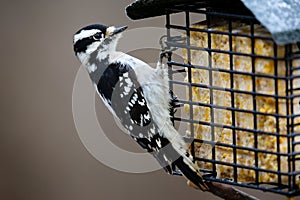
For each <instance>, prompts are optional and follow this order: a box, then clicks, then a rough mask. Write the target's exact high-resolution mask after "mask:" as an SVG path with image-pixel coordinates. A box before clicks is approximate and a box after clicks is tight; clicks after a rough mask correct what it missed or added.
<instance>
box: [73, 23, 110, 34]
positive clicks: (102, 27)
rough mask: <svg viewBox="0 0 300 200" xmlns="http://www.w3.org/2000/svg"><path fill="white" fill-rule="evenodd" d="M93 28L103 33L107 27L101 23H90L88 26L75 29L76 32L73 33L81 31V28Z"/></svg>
mask: <svg viewBox="0 0 300 200" xmlns="http://www.w3.org/2000/svg"><path fill="white" fill-rule="evenodd" d="M93 29H98V30H100V31H101V32H102V33H105V32H106V29H107V26H105V25H102V24H92V25H89V26H86V27H84V28H82V29H80V30H79V31H77V32H76V33H75V35H76V34H78V33H80V32H81V31H83V30H85V31H86V30H93Z"/></svg>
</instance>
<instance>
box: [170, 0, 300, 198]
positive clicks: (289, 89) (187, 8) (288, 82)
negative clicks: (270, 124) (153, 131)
mask: <svg viewBox="0 0 300 200" xmlns="http://www.w3.org/2000/svg"><path fill="white" fill-rule="evenodd" d="M228 9H229V8H228ZM173 13H182V14H183V15H184V16H185V20H184V24H173V23H172V20H171V18H172V15H175V14H173ZM191 14H194V15H199V18H200V16H202V17H204V18H205V19H206V28H199V27H194V26H193V24H192V22H191ZM214 18H222V19H223V20H224V21H226V23H227V29H228V31H224V30H215V29H212V28H211V27H212V26H213V25H214V24H213V23H214V22H213V19H214ZM237 20H239V21H242V22H243V23H245V24H247V25H248V26H249V29H250V33H249V34H247V33H242V32H235V31H234V28H233V23H234V22H235V21H237ZM257 25H259V23H258V21H257V20H256V19H255V17H254V16H253V15H251V14H249V13H247V12H245V13H243V11H241V10H239V13H235V12H234V11H233V10H230V9H229V10H226V11H222V9H221V8H218V9H215V8H211V7H209V6H208V5H207V4H203V3H201V4H200V3H199V4H197V3H195V4H191V5H179V6H174V7H170V8H168V9H166V28H167V45H168V46H169V47H176V48H179V49H181V50H185V51H186V59H185V62H180V61H174V60H172V59H171V58H170V59H169V60H168V61H169V62H168V66H169V75H170V88H171V89H173V88H176V87H177V86H184V87H185V88H187V91H188V93H187V94H188V95H187V96H186V98H182V99H180V98H179V99H178V101H179V103H181V104H183V105H186V106H187V108H188V111H189V113H188V117H187V118H184V117H182V116H173V120H174V121H180V122H181V123H185V124H187V127H188V129H189V131H190V134H189V135H188V136H187V137H186V138H185V139H186V141H187V142H190V143H191V153H192V155H193V156H194V158H195V161H198V162H200V163H202V164H203V165H202V166H204V167H201V168H200V171H201V172H203V173H204V174H205V179H208V180H211V181H215V182H219V183H226V184H231V185H236V186H242V187H247V188H254V189H259V190H263V191H269V192H274V193H278V194H282V195H286V196H297V195H300V191H299V189H298V188H299V180H298V179H299V175H300V172H299V171H297V167H298V166H300V163H299V162H300V152H299V149H300V131H298V127H299V126H300V113H299V112H296V111H295V108H294V106H295V105H296V104H297V102H299V101H300V87H295V85H297V84H295V83H296V82H297V81H298V82H300V66H293V62H295V60H299V59H300V50H299V49H296V50H295V49H293V46H292V45H286V46H285V54H284V56H281V55H280V52H278V45H277V44H276V43H275V42H274V41H273V39H272V38H271V37H270V36H265V35H256V33H255V28H256V26H257ZM171 30H177V31H182V32H183V33H182V38H183V40H173V35H172V31H171ZM192 33H203V34H206V35H207V46H204V47H199V46H196V45H195V44H193V43H192V42H191V35H192ZM184 35H185V38H184ZM212 35H219V36H220V35H221V36H224V37H228V41H229V47H228V49H226V48H225V49H217V48H214V47H213V45H212ZM176 36H178V35H176ZM234 37H240V38H247V39H248V40H250V41H251V47H250V52H247V53H245V52H237V51H235V50H234V48H233V38H234ZM177 38H178V37H177ZM256 40H264V41H269V42H271V43H272V44H273V52H274V54H273V55H268V56H266V55H260V54H258V53H257V52H256V48H255V41H256ZM299 46H300V45H299ZM196 51H199V52H206V53H207V55H208V63H207V65H202V64H199V63H193V61H192V60H193V56H194V55H195V54H193V52H196ZM218 54H223V55H226V56H228V59H229V67H228V68H227V69H225V68H222V67H216V66H214V64H213V61H212V56H213V55H218ZM237 56H240V57H243V58H246V59H248V60H249V61H250V62H251V71H239V70H237V69H236V68H235V63H234V60H235V58H236V57H237ZM259 59H265V60H269V61H270V62H273V63H274V72H273V73H272V74H263V73H258V72H257V71H256V67H257V66H256V62H257V60H259ZM282 62H284V63H285V74H282V73H281V72H280V71H279V64H278V63H282ZM195 70H202V72H205V73H206V74H207V76H208V82H206V83H197V82H195V81H193V72H194V71H195ZM177 73H183V74H184V75H185V76H186V79H185V80H177V79H175V76H174V75H175V74H177ZM217 73H219V74H224V76H228V77H229V80H230V84H229V86H228V87H227V88H226V87H225V86H224V87H220V86H216V85H215V84H214V81H215V80H214V76H213V75H214V74H217ZM239 76H242V77H251V88H252V89H251V91H247V90H244V89H241V88H236V87H235V83H236V79H237V77H239ZM258 80H269V81H270V80H271V81H272V82H274V92H273V93H272V94H271V93H264V92H261V91H259V90H257V89H256V88H257V85H256V83H257V81H258ZM280 83H284V85H285V92H282V88H281V86H280ZM197 89H202V90H207V91H208V94H209V102H199V101H196V100H195V98H193V90H197ZM298 91H299V92H298ZM218 92H224V93H226V94H230V101H231V102H230V105H227V106H225V105H218V104H217V103H216V101H215V100H216V99H215V98H216V97H215V94H217V93H218ZM237 95H245V96H248V97H249V98H251V99H252V100H251V101H252V109H244V108H240V107H238V106H237V102H236V96H237ZM259 98H265V99H271V100H272V101H274V103H275V107H274V112H273V113H268V112H264V111H262V110H259V109H258V103H259V101H258V99H259ZM282 103H285V109H286V111H285V112H283V111H282V110H281V108H280V107H279V105H280V104H282ZM199 107H201V108H203V109H209V113H210V116H209V119H210V120H209V121H205V120H202V119H201V118H200V119H197V118H194V112H196V110H197V108H199ZM180 109H181V108H180ZM217 110H220V111H222V112H228V113H230V114H229V116H230V119H231V124H224V123H220V122H218V120H217V119H216V118H215V117H216V114H218V113H216V111H217ZM299 111H300V108H299ZM238 115H251V116H252V120H253V122H252V123H253V127H252V128H246V127H242V126H240V125H238V122H237V120H236V119H237V116H238ZM264 117H266V118H270V119H274V121H275V122H274V123H275V124H276V126H275V131H266V130H260V128H259V126H258V122H259V120H260V118H264ZM298 119H299V120H298ZM281 121H285V122H286V130H282V128H281V127H280V126H279V124H280V123H281ZM199 125H201V126H205V127H209V128H210V129H209V130H210V137H209V138H210V139H205V138H197V134H198V133H197V132H195V127H198V126H199ZM295 127H297V128H295ZM219 129H222V130H224V129H226V130H228V132H229V133H231V140H232V143H230V144H228V143H224V142H222V141H218V139H217V137H218V136H217V135H216V130H219ZM241 132H243V133H246V134H248V135H250V136H251V137H252V138H253V140H254V142H253V145H252V147H246V146H240V145H239V144H238V137H239V134H240V133H241ZM283 132H284V133H283ZM264 137H272V138H274V140H275V141H276V142H275V147H276V151H272V150H268V149H264V148H262V147H261V145H260V144H259V140H260V139H261V138H264ZM298 138H299V139H298ZM282 142H286V146H287V150H286V152H282V151H281V150H280V147H281V145H282ZM202 145H209V146H210V147H211V152H209V154H210V155H211V157H210V159H208V158H205V157H202V156H201V155H199V152H197V148H198V147H199V146H202ZM216 148H225V149H229V150H230V151H232V162H228V161H226V160H221V159H218V155H217V152H216ZM238 152H248V153H249V155H253V159H254V162H253V163H254V164H253V165H247V163H240V162H239V161H238ZM260 155H265V156H275V158H276V159H275V161H274V165H276V166H277V167H276V169H274V170H271V169H266V168H263V167H261V165H260V163H259V162H260V161H259V156H260ZM283 159H285V160H288V166H287V171H284V170H283V168H282V160H283ZM205 166H210V167H205ZM217 166H224V167H227V168H228V169H232V171H233V174H232V177H230V178H228V177H227V178H226V177H225V178H222V177H220V176H219V174H218V173H217ZM241 170H248V171H249V172H254V174H255V175H254V179H253V180H251V181H249V182H246V181H240V177H239V172H240V171H241ZM264 173H267V174H271V175H272V176H274V177H275V179H274V181H273V182H264V181H261V176H262V174H264Z"/></svg>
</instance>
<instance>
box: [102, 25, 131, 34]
mask: <svg viewBox="0 0 300 200" xmlns="http://www.w3.org/2000/svg"><path fill="white" fill-rule="evenodd" d="M127 27H128V26H121V27H117V28H116V27H113V26H111V27H108V28H107V31H106V35H108V36H113V35H116V34H118V33H122V32H123V31H125V30H126V29H127Z"/></svg>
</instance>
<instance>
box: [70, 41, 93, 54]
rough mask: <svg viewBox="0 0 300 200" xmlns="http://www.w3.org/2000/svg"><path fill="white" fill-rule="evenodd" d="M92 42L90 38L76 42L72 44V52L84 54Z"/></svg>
mask: <svg viewBox="0 0 300 200" xmlns="http://www.w3.org/2000/svg"><path fill="white" fill-rule="evenodd" d="M93 42H94V40H93V39H92V38H84V39H81V40H78V41H77V42H76V43H75V44H74V52H75V53H80V52H85V51H86V50H87V47H88V46H89V45H90V44H92V43H93Z"/></svg>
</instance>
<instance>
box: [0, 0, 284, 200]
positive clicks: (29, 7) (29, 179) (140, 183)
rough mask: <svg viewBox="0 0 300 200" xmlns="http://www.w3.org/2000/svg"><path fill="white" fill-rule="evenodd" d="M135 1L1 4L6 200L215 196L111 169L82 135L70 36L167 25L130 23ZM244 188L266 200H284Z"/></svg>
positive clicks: (154, 175) (167, 179)
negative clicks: (101, 26)
mask: <svg viewBox="0 0 300 200" xmlns="http://www.w3.org/2000/svg"><path fill="white" fill-rule="evenodd" d="M130 2H131V0H125V1H117V0H107V1H103V0H102V1H101V0H86V1H82V0H80V1H79V0H72V1H71V0H62V1H46V0H39V1H37V0H27V1H12V0H10V1H5V0H3V1H2V2H1V8H0V9H1V12H0V24H1V30H0V38H1V46H0V55H1V61H2V63H1V72H0V88H1V100H0V110H1V115H0V123H1V128H0V131H1V132H0V133H1V135H0V199H5V200H21V199H22V200H41V199H42V200H69V199H70V200H71V199H72V200H81V199H87V200H99V199H109V200H117V199H131V200H139V199H143V200H150V199H151V200H153V199H165V200H168V199H170V200H171V199H172V200H173V199H178V200H179V199H217V198H216V197H213V196H212V195H210V194H207V193H203V192H200V191H195V190H193V189H191V188H189V187H187V186H186V181H185V179H183V178H180V177H171V176H168V175H166V174H165V173H164V171H163V170H160V171H156V172H151V173H146V174H128V173H123V172H118V171H116V170H113V169H110V168H108V167H106V166H104V165H103V164H101V163H100V162H98V161H97V160H96V159H94V158H93V157H92V156H91V155H90V154H89V153H88V151H87V150H86V149H85V147H84V146H83V145H82V143H81V141H80V139H79V137H78V134H77V132H76V129H75V126H74V122H73V116H72V89H73V82H74V78H75V75H76V72H77V70H78V68H79V66H80V65H79V62H78V61H77V59H76V58H75V56H74V53H73V50H72V35H73V33H74V32H75V31H77V30H78V29H79V28H81V27H82V26H84V25H87V24H91V23H106V24H115V25H124V24H127V25H129V27H130V28H137V27H145V26H155V27H163V26H164V23H165V21H164V18H162V17H158V18H153V19H147V20H142V21H135V22H133V21H131V20H129V19H128V18H127V17H126V15H125V12H124V8H125V7H126V5H128V4H129V3H130ZM145 52H147V51H145ZM150 53H151V52H150ZM150 53H149V54H150ZM145 54H146V53H145ZM152 54H153V52H152ZM154 55H156V54H154ZM139 56H140V57H143V56H145V59H144V60H146V61H147V59H149V57H148V55H139ZM96 105H97V107H98V109H99V110H100V111H99V112H101V116H102V117H103V116H107V118H105V119H103V118H102V120H104V121H107V122H108V124H109V125H108V126H109V127H110V129H111V131H112V133H114V135H113V136H111V137H112V138H111V139H112V140H118V141H120V140H121V141H122V144H121V145H122V146H126V145H135V144H134V143H133V142H132V141H131V140H130V138H129V137H125V136H124V135H123V134H121V133H119V129H118V128H116V127H114V126H115V125H114V124H112V123H110V122H111V118H110V116H109V115H108V112H107V110H106V109H104V107H103V105H102V103H101V102H100V101H97V102H96ZM135 147H136V146H134V147H133V148H135ZM246 191H247V192H249V193H251V194H255V195H256V196H257V197H260V198H261V199H274V200H275V199H284V197H283V196H278V195H274V194H270V193H263V192H257V191H253V190H246Z"/></svg>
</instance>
